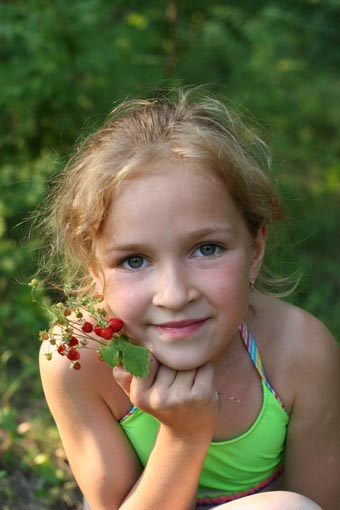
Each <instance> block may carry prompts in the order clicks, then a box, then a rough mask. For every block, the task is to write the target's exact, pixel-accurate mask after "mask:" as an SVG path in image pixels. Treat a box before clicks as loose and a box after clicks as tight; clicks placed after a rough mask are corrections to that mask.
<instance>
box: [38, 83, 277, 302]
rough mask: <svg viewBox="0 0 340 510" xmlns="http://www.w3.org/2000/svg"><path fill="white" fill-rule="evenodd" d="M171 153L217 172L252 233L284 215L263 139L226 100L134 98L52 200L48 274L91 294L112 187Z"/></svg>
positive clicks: (180, 95) (85, 146) (80, 155)
mask: <svg viewBox="0 0 340 510" xmlns="http://www.w3.org/2000/svg"><path fill="white" fill-rule="evenodd" d="M170 156H175V157H177V158H181V159H184V160H186V161H188V162H190V163H193V164H192V167H193V168H195V164H196V166H197V167H200V168H204V169H205V170H206V171H207V172H211V173H213V174H215V175H217V176H218V177H219V178H220V179H221V180H222V181H223V182H224V183H225V185H226V188H227V189H228V192H229V193H230V195H231V196H232V198H233V200H234V203H235V205H236V206H237V208H238V210H239V212H240V214H241V215H242V217H243V218H244V221H245V223H246V225H247V228H248V230H249V232H250V234H251V235H252V236H255V235H256V233H257V231H258V229H259V228H260V227H261V226H262V225H268V224H270V223H271V222H273V221H277V220H281V219H282V218H283V207H282V204H281V201H280V198H279V196H278V194H277V191H276V189H275V187H274V185H273V184H272V182H271V180H270V179H269V177H268V176H267V175H266V172H265V171H264V170H263V167H266V168H267V169H268V168H269V164H268V163H269V156H268V153H267V151H266V147H265V144H264V143H263V142H262V140H261V139H260V138H258V137H257V136H256V135H255V134H254V133H252V132H251V131H250V130H249V129H247V128H246V127H245V126H244V125H243V124H242V122H241V121H240V120H239V118H238V116H237V115H233V114H232V113H231V112H230V111H229V109H228V108H227V107H226V106H225V105H224V104H223V103H221V102H220V101H218V100H216V99H213V98H210V97H205V96H204V97H199V96H198V97H197V94H196V92H195V91H192V90H189V91H179V92H178V91H177V92H176V93H175V94H167V95H164V96H162V97H159V98H156V99H151V100H141V101H138V100H129V101H126V102H124V103H122V104H120V105H119V106H117V107H116V108H115V109H114V110H113V111H112V112H111V114H110V115H109V117H108V118H107V120H106V122H105V124H104V125H103V127H102V128H101V129H99V130H98V131H97V132H95V133H94V134H93V135H92V136H90V137H89V138H87V139H86V140H85V141H84V143H82V144H81V146H80V147H79V148H78V150H77V152H76V154H75V155H74V157H73V158H72V159H71V161H70V163H69V165H68V166H67V167H66V169H65V171H64V172H63V173H62V174H61V175H60V177H59V180H58V185H57V187H56V189H53V191H52V193H51V195H50V197H49V198H48V200H47V203H48V204H49V205H48V209H49V214H48V215H47V218H46V219H45V221H44V223H43V224H42V227H43V229H44V232H43V235H44V237H46V236H47V237H48V238H49V239H50V240H51V241H52V242H51V244H49V245H48V259H49V260H50V261H51V260H53V261H54V262H53V263H52V270H51V271H50V272H52V273H54V274H55V275H56V274H57V275H58V276H60V274H61V275H63V278H64V281H67V282H68V283H70V284H71V285H72V287H75V286H77V287H78V288H79V291H80V292H83V293H85V292H91V291H92V290H93V282H92V278H91V275H90V274H89V270H88V268H89V267H96V264H97V261H96V254H95V247H96V241H97V239H98V237H99V236H100V233H101V228H102V226H103V222H104V220H105V218H106V216H107V213H108V211H109V209H110V206H111V203H112V200H113V199H114V192H115V191H116V190H117V188H118V187H119V184H120V183H121V182H122V181H124V180H125V179H128V178H130V177H131V176H132V175H135V174H136V173H138V172H147V171H148V165H149V163H150V161H151V160H152V159H154V158H155V157H160V158H162V157H163V158H164V157H170ZM149 166H150V165H149ZM267 280H268V278H267ZM270 280H272V281H275V278H270ZM258 282H261V276H260V277H259V279H258ZM267 283H268V281H267Z"/></svg>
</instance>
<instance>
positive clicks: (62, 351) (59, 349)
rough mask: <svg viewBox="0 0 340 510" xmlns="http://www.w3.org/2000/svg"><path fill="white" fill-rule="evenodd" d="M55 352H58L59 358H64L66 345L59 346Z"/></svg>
mask: <svg viewBox="0 0 340 510" xmlns="http://www.w3.org/2000/svg"><path fill="white" fill-rule="evenodd" d="M57 351H58V352H59V354H60V355H61V356H65V354H66V352H65V351H66V345H65V344H61V345H59V347H58V349H57Z"/></svg>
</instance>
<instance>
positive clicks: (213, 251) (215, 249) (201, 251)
mask: <svg viewBox="0 0 340 510" xmlns="http://www.w3.org/2000/svg"><path fill="white" fill-rule="evenodd" d="M221 250H222V248H221V247H220V246H218V245H217V244H215V243H205V244H201V246H199V247H198V248H197V249H196V250H195V255H196V256H198V257H212V256H213V255H217V253H220V252H221Z"/></svg>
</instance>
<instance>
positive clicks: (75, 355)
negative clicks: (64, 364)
mask: <svg viewBox="0 0 340 510" xmlns="http://www.w3.org/2000/svg"><path fill="white" fill-rule="evenodd" d="M67 357H68V359H70V360H71V361H77V360H78V359H80V354H79V351H77V349H71V350H70V351H69V352H68V353H67Z"/></svg>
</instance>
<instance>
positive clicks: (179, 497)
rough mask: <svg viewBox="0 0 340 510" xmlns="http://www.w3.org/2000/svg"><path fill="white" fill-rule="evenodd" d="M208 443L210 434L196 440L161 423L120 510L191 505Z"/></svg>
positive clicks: (184, 509)
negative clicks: (143, 466) (140, 470)
mask: <svg viewBox="0 0 340 510" xmlns="http://www.w3.org/2000/svg"><path fill="white" fill-rule="evenodd" d="M209 442H210V438H209V437H206V438H200V439H199V440H196V441H195V440H193V438H185V437H180V436H178V435H177V434H175V433H173V431H172V430H171V429H169V428H167V427H165V426H162V425H161V427H160V430H159V434H158V436H157V440H156V442H155V446H154V448H153V450H152V452H151V455H150V457H149V460H148V463H147V465H146V467H145V469H144V472H143V474H142V475H141V477H140V479H139V480H138V482H137V483H136V484H135V486H134V487H133V489H132V490H131V492H130V493H129V495H128V496H127V498H126V499H125V501H124V502H123V503H122V505H121V506H120V510H136V508H138V510H155V509H157V510H174V508H176V510H188V509H192V508H194V506H195V499H196V491H197V486H198V481H199V477H200V473H201V470H202V465H203V461H204V458H205V455H206V452H207V449H208V446H209Z"/></svg>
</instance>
